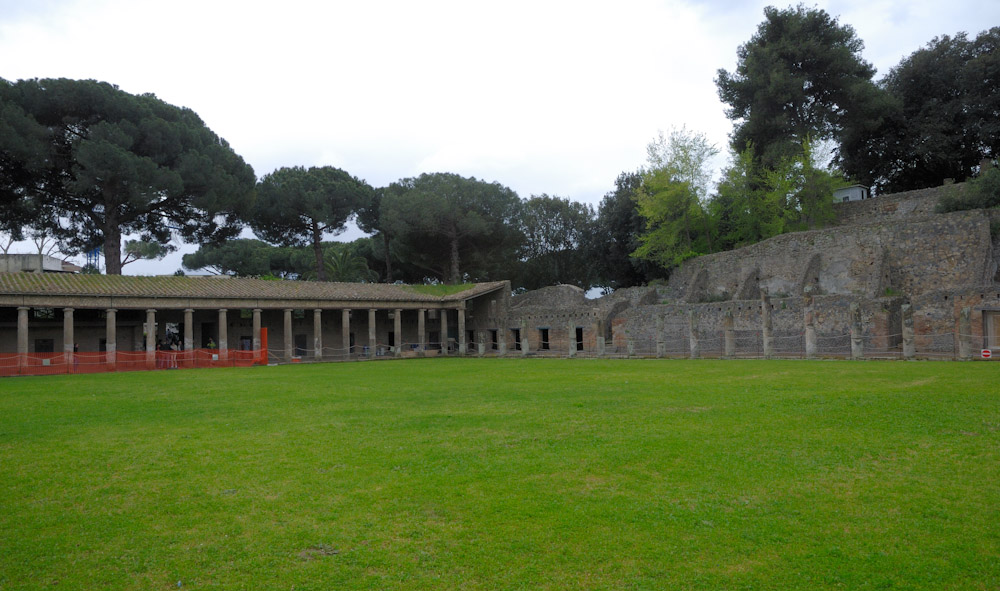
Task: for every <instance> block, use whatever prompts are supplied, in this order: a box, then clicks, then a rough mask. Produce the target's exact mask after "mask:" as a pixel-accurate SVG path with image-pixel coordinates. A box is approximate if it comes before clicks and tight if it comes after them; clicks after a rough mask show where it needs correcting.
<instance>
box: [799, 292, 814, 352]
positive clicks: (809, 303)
mask: <svg viewBox="0 0 1000 591" xmlns="http://www.w3.org/2000/svg"><path fill="white" fill-rule="evenodd" d="M804 303H805V305H804V306H803V307H802V308H803V310H805V314H804V316H805V317H804V318H803V322H804V324H805V330H804V332H805V337H806V359H815V358H816V313H815V312H814V311H813V299H812V296H806V297H805V301H804Z"/></svg>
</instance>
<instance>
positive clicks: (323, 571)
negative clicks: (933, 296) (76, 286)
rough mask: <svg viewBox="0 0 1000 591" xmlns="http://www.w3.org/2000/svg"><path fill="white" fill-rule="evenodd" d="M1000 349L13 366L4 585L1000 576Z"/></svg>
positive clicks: (4, 459)
mask: <svg viewBox="0 0 1000 591" xmlns="http://www.w3.org/2000/svg"><path fill="white" fill-rule="evenodd" d="M997 377H998V373H997V366H995V365H992V364H987V363H945V362H941V363H870V362H862V363H851V362H801V361H799V362H796V361H735V362H732V361H731V362H721V361H654V360H645V361H612V360H495V359H489V360H457V359H433V360H413V361H404V362H374V363H372V362H370V363H343V364H323V365H307V366H283V367H265V368H252V369H236V370H229V369H223V370H191V371H176V372H148V373H132V374H109V375H83V376H58V377H45V378H14V379H3V380H0V589H2V590H3V591H8V590H13V589H42V588H65V589H98V588H101V589H166V588H177V586H178V583H180V585H181V586H182V588H185V589H229V588H248V589H290V588H293V587H294V588H295V589H299V590H301V589H369V588H372V589H459V588H462V589H622V588H627V589H662V588H672V589H706V590H707V589H842V588H843V589H865V588H871V589H880V588H893V589H996V588H997V586H998V585H1000V559H998V556H1000V526H998V525H997V523H998V515H1000V513H998V511H1000V388H998V386H997Z"/></svg>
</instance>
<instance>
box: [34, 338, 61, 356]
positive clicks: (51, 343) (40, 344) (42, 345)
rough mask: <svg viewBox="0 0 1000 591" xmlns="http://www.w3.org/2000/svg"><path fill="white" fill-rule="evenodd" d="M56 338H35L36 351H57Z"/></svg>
mask: <svg viewBox="0 0 1000 591" xmlns="http://www.w3.org/2000/svg"><path fill="white" fill-rule="evenodd" d="M55 351H56V342H55V339H35V353H55Z"/></svg>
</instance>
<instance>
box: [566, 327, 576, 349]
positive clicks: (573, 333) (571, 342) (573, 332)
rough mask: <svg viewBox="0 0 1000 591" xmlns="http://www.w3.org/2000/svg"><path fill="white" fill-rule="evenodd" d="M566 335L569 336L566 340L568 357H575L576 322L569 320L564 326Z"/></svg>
mask: <svg viewBox="0 0 1000 591" xmlns="http://www.w3.org/2000/svg"><path fill="white" fill-rule="evenodd" d="M566 334H567V335H569V338H567V339H566V340H567V341H569V356H570V357H576V322H574V321H572V320H570V321H569V322H568V323H567V324H566Z"/></svg>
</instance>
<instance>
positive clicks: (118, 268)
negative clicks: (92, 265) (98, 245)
mask: <svg viewBox="0 0 1000 591" xmlns="http://www.w3.org/2000/svg"><path fill="white" fill-rule="evenodd" d="M104 273H105V274H107V275H121V274H122V230H121V228H120V227H118V222H117V220H108V221H107V223H106V224H105V225H104Z"/></svg>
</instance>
